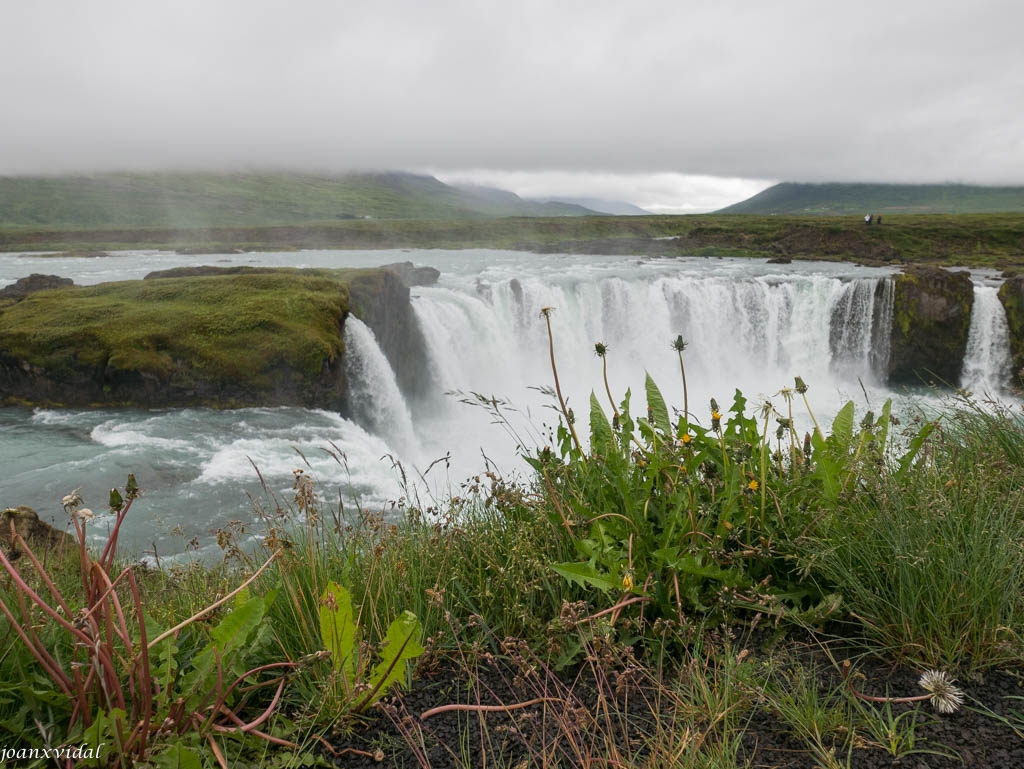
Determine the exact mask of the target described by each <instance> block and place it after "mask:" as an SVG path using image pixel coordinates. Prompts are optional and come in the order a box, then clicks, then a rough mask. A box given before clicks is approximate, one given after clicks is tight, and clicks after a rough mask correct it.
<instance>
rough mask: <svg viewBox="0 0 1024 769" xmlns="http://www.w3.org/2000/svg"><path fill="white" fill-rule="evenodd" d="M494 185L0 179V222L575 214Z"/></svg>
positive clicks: (573, 208) (354, 179) (249, 178)
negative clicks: (460, 187)
mask: <svg viewBox="0 0 1024 769" xmlns="http://www.w3.org/2000/svg"><path fill="white" fill-rule="evenodd" d="M590 213H592V212H591V211H588V210H587V209H585V208H583V207H582V206H577V205H571V204H564V203H538V202H534V201H527V200H523V199H521V198H519V197H518V196H516V195H514V194H513V193H511V192H502V191H498V190H486V189H481V190H467V189H459V188H456V187H451V186H449V185H447V184H444V183H442V182H440V181H438V180H437V179H435V178H434V177H432V176H423V175H417V174H408V173H365V174H350V175H345V176H315V175H301V174H284V173H260V174H214V173H147V174H128V173H119V174H96V175H85V176H57V177H0V226H15V227H33V226H47V227H65V228H102V227H115V228H117V227H124V228H132V227H170V228H178V229H196V228H205V227H252V226H266V225H301V224H311V223H327V222H331V221H337V220H346V219H366V218H371V219H464V218H480V217H499V216H582V215H587V214H590Z"/></svg>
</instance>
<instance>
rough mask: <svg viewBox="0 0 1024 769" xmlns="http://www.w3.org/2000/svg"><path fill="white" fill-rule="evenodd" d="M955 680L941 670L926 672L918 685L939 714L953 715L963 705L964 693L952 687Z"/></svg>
mask: <svg viewBox="0 0 1024 769" xmlns="http://www.w3.org/2000/svg"><path fill="white" fill-rule="evenodd" d="M954 680H955V679H953V678H950V677H949V674H948V673H946V672H944V671H942V670H926V671H925V672H924V673H923V674H922V675H921V678H920V680H919V681H918V684H919V685H920V686H921V688H922V689H924V690H925V691H926V692H928V694H930V695H931V696H930V697H929V702H931V703H932V706H933V707H934V708H935V709H936V710H937V711H939V712H940V713H954V712H956V711H957V710H958V709H959V708H960V706H961V705H963V704H964V693H963V692H962V691H960V689H959V688H957V687H956V686H954V685H953V682H954Z"/></svg>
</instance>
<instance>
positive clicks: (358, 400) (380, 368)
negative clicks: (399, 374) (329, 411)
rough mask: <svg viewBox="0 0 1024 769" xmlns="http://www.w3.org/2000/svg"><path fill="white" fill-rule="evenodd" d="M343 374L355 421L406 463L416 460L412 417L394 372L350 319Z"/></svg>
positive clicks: (368, 332)
mask: <svg viewBox="0 0 1024 769" xmlns="http://www.w3.org/2000/svg"><path fill="white" fill-rule="evenodd" d="M345 374H346V376H347V377H348V382H349V405H350V406H351V408H352V411H353V414H354V415H355V417H356V419H357V421H359V422H360V423H361V424H363V425H364V426H366V427H367V428H368V429H370V430H371V432H373V433H375V434H376V435H379V436H381V437H382V438H384V439H385V440H386V441H387V442H388V445H389V446H391V447H392V448H393V449H394V450H395V451H397V452H398V453H399V454H401V455H402V457H403V458H406V459H418V457H419V442H418V441H417V440H416V431H415V430H414V429H413V423H412V414H410V413H409V407H408V406H407V405H406V402H405V399H404V398H403V397H402V393H401V391H400V390H399V389H398V382H397V381H396V379H395V372H394V371H393V370H392V368H391V364H389V363H388V359H387V358H386V357H385V356H384V353H383V352H382V351H381V349H380V347H379V346H378V345H377V339H376V337H374V335H373V331H371V330H370V328H369V327H368V326H367V325H366V324H365V323H363V322H362V321H361V320H359V319H358V318H356V317H355V316H353V315H349V316H348V318H346V319H345Z"/></svg>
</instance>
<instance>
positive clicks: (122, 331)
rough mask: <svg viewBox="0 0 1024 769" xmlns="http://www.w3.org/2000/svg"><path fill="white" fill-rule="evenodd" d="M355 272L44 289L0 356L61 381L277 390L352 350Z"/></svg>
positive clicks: (12, 314) (18, 314)
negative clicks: (128, 376)
mask: <svg viewBox="0 0 1024 769" xmlns="http://www.w3.org/2000/svg"><path fill="white" fill-rule="evenodd" d="M350 277H351V276H350V274H349V271H328V270H317V271H300V270H274V271H267V272H259V273H255V274H243V275H217V276H207V277H188V278H165V279H160V280H147V281H129V282H121V283H106V284H102V285H98V286H86V287H75V288H66V289H57V290H52V291H43V292H39V293H38V294H34V295H32V296H30V297H28V298H26V299H25V300H24V301H22V302H19V303H18V304H15V305H13V306H11V307H9V308H8V309H6V310H4V312H3V314H2V315H0V354H4V355H7V356H10V357H13V358H16V359H18V360H23V361H27V362H29V363H31V364H33V365H35V366H39V367H41V368H43V369H45V370H47V372H48V373H50V374H51V375H57V376H60V375H61V374H62V373H64V374H67V373H71V372H74V371H79V372H80V371H82V369H83V368H84V369H92V370H99V371H103V370H106V369H110V368H112V369H114V370H117V371H121V372H137V373H140V374H143V375H151V376H154V377H157V378H158V379H160V380H166V379H168V378H171V377H174V379H175V380H176V382H177V383H178V384H187V383H188V382H189V381H192V380H196V379H202V380H204V381H211V382H234V383H248V384H251V385H253V386H256V387H266V386H269V385H270V384H271V383H272V381H273V379H274V374H275V371H279V370H281V369H286V370H291V371H294V372H296V373H297V374H300V375H304V376H315V375H318V374H319V373H320V372H321V371H322V370H323V367H324V365H325V364H329V363H332V362H333V361H334V360H335V359H336V358H337V357H338V356H339V355H341V353H342V351H343V345H342V341H341V335H340V333H339V329H340V326H341V322H342V318H343V316H344V313H345V312H346V311H347V309H348V286H347V281H348V279H349V278H350Z"/></svg>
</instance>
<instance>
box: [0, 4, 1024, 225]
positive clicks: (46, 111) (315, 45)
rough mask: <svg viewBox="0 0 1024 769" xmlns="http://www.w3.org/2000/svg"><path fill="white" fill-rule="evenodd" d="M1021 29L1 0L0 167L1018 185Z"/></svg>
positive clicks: (844, 19)
mask: <svg viewBox="0 0 1024 769" xmlns="http://www.w3.org/2000/svg"><path fill="white" fill-rule="evenodd" d="M1021 30H1024V3H1022V2H1021V0H962V1H961V2H944V1H943V0H884V1H878V2H876V1H875V0H869V1H868V2H860V3H849V2H843V3H838V2H829V0H813V1H807V2H803V1H799V2H798V1H797V0H773V2H760V1H759V0H743V1H740V0H735V1H731V0H707V1H703V0H702V1H700V2H698V1H696V0H671V1H669V2H652V1H648V0H629V2H626V1H625V0H614V1H613V2H604V1H603V0H586V1H585V2H584V1H582V0H581V1H579V2H558V1H557V0H547V1H536V0H503V1H502V2H468V1H464V2H449V1H446V0H430V1H429V2H428V1H427V0H334V1H331V0H306V1H303V0H279V1H278V2H271V1H270V0H175V2H159V3H156V2H142V1H141V0H125V1H124V2H114V1H113V0H88V1H87V2H86V1H84V0H83V1H82V2H78V1H77V0H66V1H65V2H55V1H50V0H22V1H20V2H19V1H17V0H8V1H6V2H3V4H2V6H0V71H2V72H3V73H4V74H3V79H2V81H0V82H2V86H0V93H2V100H0V103H2V105H3V107H2V110H3V115H2V119H0V174H6V175H11V174H34V173H41V172H55V171H68V170H71V171H89V170H103V169H163V168H179V167H183V168H213V169H250V168H260V169H265V168H295V169H301V170H318V171H342V170H346V169H352V168H362V169H410V170H425V171H430V172H432V173H436V174H438V175H439V176H441V177H442V178H450V179H453V180H461V181H479V182H484V183H501V186H505V187H506V188H508V189H513V190H515V191H516V192H520V193H521V194H537V195H547V194H572V195H591V196H603V197H612V198H616V199H622V200H628V201H630V202H633V203H636V204H638V205H643V206H647V207H651V208H655V209H658V210H664V211H673V210H678V211H687V210H699V209H702V208H713V207H717V205H719V204H721V205H724V204H726V203H728V202H733V201H734V200H739V199H742V198H744V197H747V196H748V195H749V194H752V193H753V192H756V191H757V190H759V189H761V188H763V187H765V186H767V185H768V184H770V183H772V182H773V181H776V180H793V181H888V182H944V181H958V182H974V183H984V184H1024V42H1022V39H1021V34H1022V33H1021ZM709 201H713V202H709ZM723 201H724V202H723Z"/></svg>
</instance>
